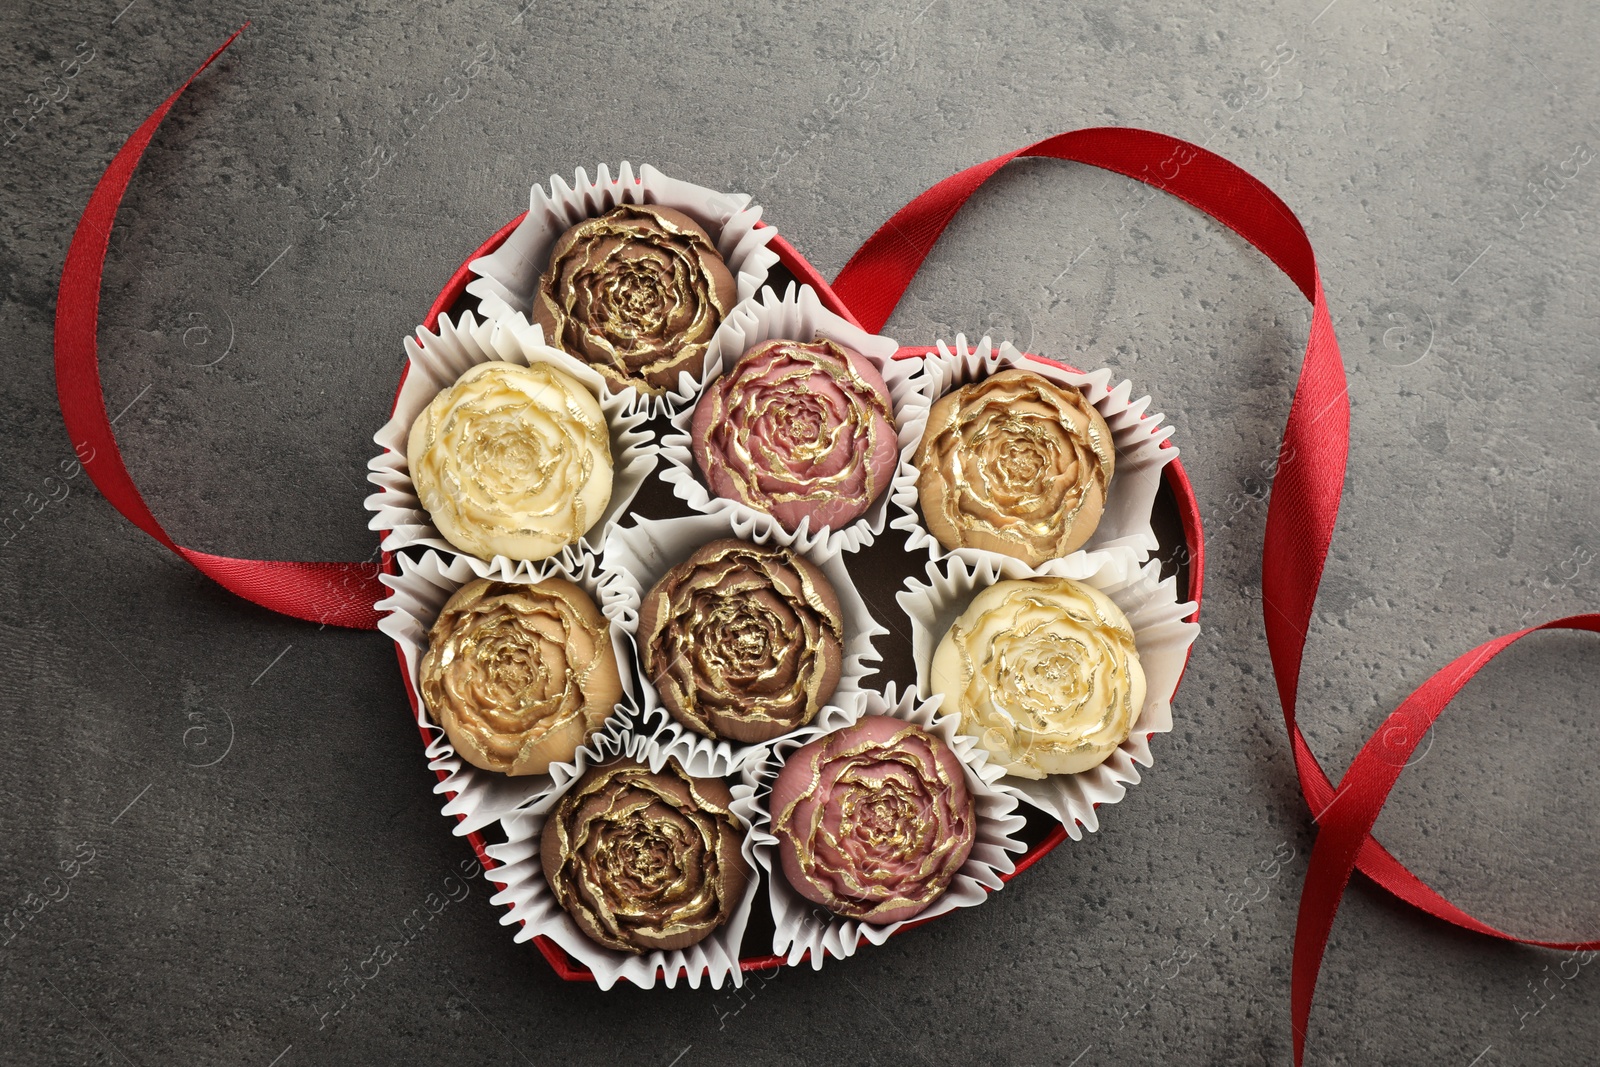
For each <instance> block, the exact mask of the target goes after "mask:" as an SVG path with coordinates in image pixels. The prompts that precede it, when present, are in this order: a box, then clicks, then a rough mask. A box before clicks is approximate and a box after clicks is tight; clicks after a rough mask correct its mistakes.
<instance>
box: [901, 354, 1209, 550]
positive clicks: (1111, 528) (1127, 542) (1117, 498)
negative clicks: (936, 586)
mask: <svg viewBox="0 0 1600 1067" xmlns="http://www.w3.org/2000/svg"><path fill="white" fill-rule="evenodd" d="M1012 369H1015V370H1026V371H1031V372H1033V373H1035V374H1039V375H1041V376H1043V377H1045V378H1047V379H1049V380H1050V381H1052V382H1055V383H1057V384H1058V385H1070V386H1073V387H1074V388H1076V389H1078V390H1080V391H1081V392H1082V393H1083V395H1084V398H1085V399H1087V400H1088V401H1089V403H1091V404H1093V405H1094V407H1095V410H1097V411H1099V412H1100V415H1101V416H1102V417H1103V418H1104V419H1105V420H1106V425H1107V427H1108V428H1109V429H1110V430H1111V441H1112V445H1113V446H1114V447H1115V449H1116V455H1117V458H1116V470H1115V472H1114V473H1113V474H1112V476H1111V485H1110V487H1109V489H1108V491H1107V493H1106V505H1105V511H1104V512H1103V513H1102V514H1101V516H1100V522H1099V524H1098V525H1097V526H1096V527H1095V531H1094V534H1093V535H1092V536H1091V537H1090V538H1089V540H1088V541H1087V542H1086V543H1085V544H1084V546H1083V547H1082V548H1079V549H1078V550H1077V552H1075V553H1073V555H1076V554H1078V553H1086V554H1088V555H1090V556H1094V557H1104V556H1112V555H1116V556H1121V557H1123V558H1124V559H1125V560H1127V561H1128V562H1131V563H1143V562H1144V561H1145V560H1147V559H1149V558H1150V553H1152V552H1154V551H1155V550H1156V549H1157V548H1159V547H1160V543H1159V541H1157V539H1156V533H1155V530H1154V528H1153V527H1152V526H1151V514H1152V512H1153V511H1154V508H1155V500H1156V491H1157V490H1158V489H1159V488H1160V487H1161V471H1162V468H1164V467H1165V466H1166V465H1167V464H1168V463H1171V462H1172V461H1173V460H1174V459H1176V458H1177V457H1178V450H1177V449H1176V448H1174V447H1172V446H1171V445H1169V444H1167V439H1168V438H1169V437H1171V436H1172V427H1171V426H1166V425H1163V423H1164V422H1165V420H1166V416H1165V415H1163V414H1162V413H1160V412H1152V411H1150V410H1149V407H1150V397H1148V396H1142V397H1139V398H1137V399H1135V398H1134V397H1133V384H1132V383H1131V382H1127V381H1122V382H1113V380H1112V379H1113V375H1112V372H1111V371H1110V370H1109V369H1101V370H1096V371H1088V372H1080V371H1070V370H1067V369H1065V368H1064V367H1059V366H1057V365H1055V364H1053V363H1049V362H1046V361H1045V360H1042V359H1037V358H1034V357H1032V356H1028V355H1025V354H1023V353H1021V352H1019V351H1017V350H1016V349H1015V348H1013V347H1012V346H1011V344H1010V342H1004V343H1002V344H1001V345H1000V346H999V347H998V348H996V347H995V346H994V344H993V343H992V342H991V341H990V339H989V338H988V337H984V338H983V339H982V340H981V341H979V342H978V344H977V347H975V348H969V346H968V345H967V339H966V337H965V336H964V335H962V334H956V340H955V345H954V347H951V346H949V345H947V344H945V343H944V342H943V341H940V342H938V344H937V345H936V351H935V352H933V353H930V354H929V355H928V356H926V357H925V358H924V359H923V360H922V372H921V374H920V375H918V379H917V380H918V383H919V385H920V387H921V388H922V390H923V391H924V399H925V401H926V402H925V403H924V404H923V405H921V406H920V407H918V408H910V409H908V411H907V419H906V425H905V426H904V427H903V429H902V437H901V440H902V442H904V443H906V448H905V451H904V452H903V454H902V455H903V458H902V461H901V463H900V469H899V471H898V472H897V473H896V474H895V479H894V488H893V489H892V490H890V492H891V494H892V495H893V499H894V507H895V511H896V516H895V518H894V519H893V521H891V522H890V524H889V525H891V526H893V527H894V528H895V529H897V530H904V531H905V532H906V547H907V549H909V550H911V551H916V550H917V549H919V548H920V549H926V550H927V552H928V555H929V556H930V557H931V558H933V559H943V558H944V557H946V556H948V555H950V553H951V550H950V549H947V548H945V547H944V546H943V545H941V544H940V543H939V540H938V538H936V537H934V536H933V534H932V533H931V532H930V531H929V530H928V527H927V524H926V523H925V522H924V521H923V518H922V509H921V507H920V505H919V504H918V499H917V476H918V473H919V472H918V469H917V466H916V464H915V463H913V462H912V457H914V456H915V455H916V451H917V447H918V446H919V445H921V444H922V437H923V434H924V433H925V432H926V430H927V428H928V414H929V412H930V411H931V410H932V408H933V405H934V404H935V403H937V402H938V400H939V398H940V397H942V396H944V395H945V394H946V393H949V392H950V391H951V390H953V389H957V388H959V387H960V386H963V385H967V384H970V383H972V382H979V381H983V380H984V379H985V378H987V377H989V376H990V375H991V374H994V373H995V372H997V371H1002V370H1012ZM957 551H959V552H961V553H962V554H964V555H966V556H968V557H969V558H988V559H991V560H999V559H1008V558H1010V557H1008V556H1005V555H1004V554H1003V553H999V552H990V551H988V550H986V549H980V548H963V549H959V550H957ZM1055 562H1056V561H1055V560H1051V561H1048V562H1046V563H1045V564H1043V565H1042V568H1043V569H1042V570H1041V573H1054V572H1053V571H1051V570H1050V565H1051V564H1052V563H1055Z"/></svg>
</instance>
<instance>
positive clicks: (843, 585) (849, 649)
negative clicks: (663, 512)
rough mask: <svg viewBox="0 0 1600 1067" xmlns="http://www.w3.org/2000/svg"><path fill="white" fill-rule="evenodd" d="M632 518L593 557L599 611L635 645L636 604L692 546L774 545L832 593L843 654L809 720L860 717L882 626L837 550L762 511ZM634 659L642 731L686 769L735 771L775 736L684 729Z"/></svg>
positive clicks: (716, 773)
mask: <svg viewBox="0 0 1600 1067" xmlns="http://www.w3.org/2000/svg"><path fill="white" fill-rule="evenodd" d="M633 518H634V520H635V521H634V523H633V524H632V525H628V526H619V527H617V528H616V529H614V530H612V532H611V535H610V536H609V537H607V538H606V545H605V551H604V553H603V554H602V555H601V569H602V575H601V580H600V595H601V598H602V599H601V601H600V610H601V611H603V612H605V614H606V616H607V617H608V618H610V619H611V620H612V622H614V623H615V624H616V625H618V626H619V627H621V628H622V629H623V631H624V632H626V633H627V634H628V635H629V636H630V637H631V638H632V639H633V640H634V642H635V644H637V643H638V641H639V635H638V629H639V606H640V604H641V603H642V601H643V599H644V595H645V593H647V592H649V591H650V589H652V588H653V587H654V586H655V584H656V582H658V581H660V580H661V577H662V576H663V575H665V574H666V573H667V571H669V570H671V569H672V568H673V567H675V566H677V565H678V564H679V563H682V562H683V561H684V560H686V559H688V558H689V556H690V555H691V554H692V553H693V552H694V551H695V549H697V548H700V547H701V546H702V545H705V544H708V543H710V542H712V541H715V540H717V539H718V538H721V537H737V538H740V539H741V540H745V541H753V542H755V543H756V544H758V545H768V544H778V545H782V546H783V547H785V548H789V549H792V550H793V551H794V552H795V553H796V554H798V555H801V556H804V557H805V558H806V559H808V560H810V561H811V562H812V563H814V564H816V565H817V566H818V567H819V568H820V569H821V570H822V572H823V574H825V575H826V576H827V578H828V581H829V582H831V583H832V584H833V588H834V592H836V593H837V594H838V597H839V608H840V614H841V616H842V617H843V622H844V658H843V661H842V663H841V665H840V671H839V686H838V689H837V690H836V691H835V693H834V695H833V698H832V700H831V701H830V703H828V704H827V705H825V706H824V707H823V708H822V709H821V710H820V711H819V712H818V713H817V718H816V719H814V720H812V723H813V724H816V725H821V726H824V727H827V728H834V727H837V726H843V725H846V724H847V723H850V722H854V721H855V720H856V719H857V718H859V717H860V715H861V711H860V707H861V703H860V701H861V696H860V690H862V689H863V688H865V687H864V686H863V685H862V679H864V678H865V677H866V676H867V675H869V674H873V673H875V672H876V670H877V668H876V667H873V666H869V664H871V663H876V662H877V661H878V660H879V658H880V657H879V655H878V652H877V649H875V648H874V647H873V638H875V637H877V636H879V635H880V634H886V633H888V631H887V630H885V629H884V628H883V627H881V626H879V625H878V624H877V622H876V621H874V620H873V618H872V612H871V611H869V610H868V608H867V604H866V601H864V600H862V599H861V594H860V592H859V591H857V589H856V586H855V582H854V581H853V580H852V579H851V577H850V571H849V569H848V568H847V567H846V566H845V557H844V556H843V555H841V554H840V553H838V552H830V551H828V549H827V546H826V545H825V544H824V543H823V542H822V539H821V538H813V539H812V540H811V541H810V542H809V543H807V542H806V541H805V540H803V539H801V538H800V537H799V536H798V535H796V534H791V533H789V532H788V531H786V530H784V529H783V528H782V527H781V526H779V525H778V524H777V523H776V522H774V521H773V520H772V519H770V518H768V517H767V516H765V515H756V514H754V513H752V514H749V515H743V516H741V515H736V514H734V513H733V512H728V511H724V512H720V513H718V514H715V515H688V516H684V517H682V518H674V519H646V518H643V517H642V516H639V515H634V516H633ZM639 664H640V670H639V677H640V685H639V690H640V692H639V701H640V706H641V707H642V709H643V727H642V728H643V729H644V730H646V731H648V732H649V733H650V734H651V736H652V738H653V739H654V741H655V743H656V744H658V745H660V746H661V749H662V751H664V752H666V753H668V754H670V755H673V756H676V757H677V759H678V762H680V763H681V764H683V767H684V769H685V770H687V771H688V772H689V773H690V774H694V775H699V776H703V777H704V776H710V777H722V776H725V775H730V774H734V773H737V772H738V771H739V769H740V768H741V767H743V766H744V765H745V764H746V763H747V762H749V761H751V760H759V759H760V758H762V756H763V754H764V753H765V751H766V750H767V748H769V747H770V746H771V745H772V744H773V743H774V741H775V740H777V739H774V741H765V742H758V743H755V744H750V745H743V744H738V743H736V742H732V741H727V740H712V739H711V738H709V737H704V736H702V735H701V734H699V733H697V732H695V731H694V730H691V729H689V728H688V727H686V726H684V725H682V724H681V723H679V722H678V720H676V719H674V718H673V717H672V715H671V714H670V713H669V712H668V711H667V710H666V708H665V707H663V706H662V704H661V698H660V696H659V695H658V694H657V692H656V688H655V686H654V685H653V684H652V682H651V680H650V679H649V678H648V677H646V676H645V672H644V657H643V655H642V653H641V655H640V658H639ZM808 725H810V724H808ZM800 729H802V730H803V729H806V727H800ZM783 736H788V735H783Z"/></svg>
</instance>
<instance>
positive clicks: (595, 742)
mask: <svg viewBox="0 0 1600 1067" xmlns="http://www.w3.org/2000/svg"><path fill="white" fill-rule="evenodd" d="M618 757H621V758H624V759H629V760H633V761H635V762H637V763H641V764H645V765H648V766H649V768H650V770H651V771H653V772H658V771H660V770H661V768H662V767H664V766H666V762H667V759H668V755H667V752H666V750H665V749H664V748H662V747H661V745H659V744H657V743H656V742H655V741H654V740H652V739H651V738H648V737H645V736H643V735H641V734H638V733H636V732H633V731H632V730H631V729H630V728H628V727H627V726H626V725H625V724H623V723H622V722H621V721H620V720H619V721H618V722H614V723H610V724H608V729H607V730H606V731H604V732H603V733H601V734H598V735H596V736H595V737H593V738H591V739H590V743H589V744H588V745H586V746H585V747H584V748H582V749H579V750H578V757H577V761H576V763H575V765H574V774H573V776H572V781H568V782H567V783H566V784H565V785H563V786H562V788H560V789H558V790H555V791H554V792H552V793H550V794H549V795H547V796H545V797H544V798H543V799H541V800H540V802H539V803H538V804H536V805H534V806H532V807H530V808H528V809H526V810H524V811H520V812H518V813H516V814H514V815H510V816H507V817H506V818H503V819H502V820H501V828H502V829H503V830H504V831H505V835H506V841H505V843H504V844H495V845H490V846H488V848H487V851H488V854H489V857H490V858H491V859H493V860H494V861H495V862H496V863H498V864H500V866H499V867H498V868H496V869H495V870H493V871H491V872H490V877H491V878H492V879H493V880H494V881H495V882H497V883H499V884H500V885H501V886H502V888H501V890H500V892H498V893H496V894H495V895H494V896H493V897H490V898H489V902H490V903H491V904H503V905H505V907H506V909H507V911H506V914H505V915H503V916H501V918H500V923H501V925H503V926H512V925H516V926H518V930H517V933H516V940H517V941H519V942H521V941H531V940H532V939H533V938H535V937H539V936H541V935H543V936H545V937H548V938H550V939H551V940H552V941H554V942H555V943H556V944H558V945H560V946H561V947H562V948H563V949H565V950H566V952H567V954H568V955H570V956H572V957H573V958H574V959H576V960H577V961H578V962H580V963H582V964H583V965H584V966H586V967H588V968H589V970H590V971H592V972H593V973H594V978H595V982H596V983H597V984H598V985H599V986H600V988H601V989H610V988H611V987H612V986H613V985H615V984H616V983H617V982H619V981H623V980H626V981H629V982H632V983H633V984H634V985H636V986H638V987H640V988H641V989H649V988H651V987H652V986H654V985H655V984H656V982H657V981H661V982H663V983H665V985H666V986H667V987H668V988H669V989H670V988H672V987H673V986H674V985H676V984H677V981H678V979H679V978H680V977H682V978H684V979H686V980H687V981H688V983H689V986H690V988H693V989H698V988H699V987H700V983H701V982H702V981H709V982H710V983H711V988H713V989H720V988H721V987H722V984H723V983H724V982H730V983H732V984H733V985H735V986H737V985H742V984H743V982H744V975H743V973H742V972H741V971H740V970H739V944H740V942H741V941H743V940H744V930H745V926H746V925H748V924H749V921H750V911H751V908H752V907H753V906H754V904H755V899H756V890H757V887H758V886H759V885H760V879H759V878H757V877H756V873H755V872H756V868H755V865H754V864H751V863H750V856H749V849H750V827H749V823H748V821H747V818H746V817H745V816H744V815H742V814H741V813H740V803H741V801H742V800H744V799H745V798H746V797H747V796H748V794H749V792H750V787H749V786H748V785H745V784H744V783H743V782H730V783H729V790H730V792H731V793H732V794H733V802H734V807H733V812H734V821H735V822H736V823H738V824H739V826H740V827H741V828H742V829H743V830H744V831H745V842H744V846H743V852H744V854H745V862H746V863H747V864H750V872H751V876H750V880H749V883H748V884H747V885H746V886H745V891H744V895H743V896H742V897H741V898H740V900H739V903H738V905H737V907H736V908H735V909H734V912H733V915H732V916H731V917H730V918H729V919H728V921H727V922H726V923H724V924H723V925H722V926H721V927H719V928H718V929H717V930H716V931H715V932H714V933H712V934H711V936H710V937H707V938H706V939H705V940H704V941H701V942H699V943H698V944H695V945H690V946H689V947H688V948H685V949H676V950H674V951H672V952H662V951H659V950H658V951H655V952H648V953H644V954H642V955H633V954H631V953H627V952H619V951H617V950H616V949H610V948H607V947H605V946H604V945H601V944H597V943H596V942H594V941H592V940H590V939H589V937H588V935H586V934H585V933H584V932H583V931H582V930H581V929H579V927H578V924H577V923H576V922H574V921H573V919H572V917H571V916H570V915H568V914H567V913H566V911H565V910H563V909H562V907H561V905H560V904H557V903H556V899H555V895H554V894H553V893H551V891H550V885H549V883H548V882H546V881H545V878H544V867H543V864H542V863H541V861H540V858H539V845H540V837H541V835H542V834H543V832H544V823H545V819H546V817H547V816H548V815H549V814H550V811H551V809H553V808H554V807H555V805H556V802H557V801H559V800H560V799H561V797H562V795H563V794H564V793H565V792H566V790H567V789H568V788H570V787H571V785H572V782H573V781H576V779H578V778H580V777H582V775H583V773H584V772H585V771H587V770H588V769H589V768H590V767H594V766H597V765H599V764H602V763H605V762H607V761H609V760H611V759H614V758H618ZM685 769H686V770H687V768H685ZM690 773H691V774H693V773H694V772H692V771H691V772H690ZM697 777H706V776H705V775H697Z"/></svg>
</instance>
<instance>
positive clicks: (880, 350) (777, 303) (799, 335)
mask: <svg viewBox="0 0 1600 1067" xmlns="http://www.w3.org/2000/svg"><path fill="white" fill-rule="evenodd" d="M723 326H724V329H723V330H721V331H719V332H718V334H717V339H718V340H719V341H721V342H723V344H722V347H721V348H720V349H719V350H718V351H717V358H718V359H719V360H720V365H721V366H722V367H723V368H724V369H727V368H730V367H732V365H733V364H734V362H736V361H737V360H738V359H739V357H741V356H743V355H744V354H745V353H746V352H748V351H750V350H751V349H752V348H754V347H756V346H757V345H759V344H762V343H764V342H766V341H771V340H786V341H800V342H804V343H806V344H810V343H811V342H813V341H820V340H827V341H833V342H836V343H838V344H840V345H843V346H844V347H846V348H850V349H853V350H855V351H856V352H859V353H861V355H863V356H864V357H866V359H867V362H869V363H871V364H872V366H873V367H875V368H876V369H877V371H878V373H879V374H881V375H882V376H883V382H884V385H886V386H887V387H888V390H889V405H890V408H891V409H892V410H893V413H894V425H895V436H896V446H895V448H896V453H897V455H898V456H899V457H900V462H899V463H897V464H896V468H895V470H896V473H898V471H899V465H900V463H904V462H906V461H907V460H908V459H909V453H908V452H907V447H908V444H907V441H908V438H907V436H906V435H907V432H908V431H907V429H906V428H905V427H906V425H907V423H908V422H914V424H916V425H923V424H925V423H926V422H927V409H928V404H929V403H930V401H929V400H928V398H927V395H926V392H925V390H923V389H922V388H921V387H920V372H921V369H922V368H921V366H920V361H918V360H914V359H904V360H897V359H895V358H894V354H895V352H896V351H897V350H898V349H899V345H897V344H896V343H895V342H894V340H893V339H892V338H889V337H883V336H881V335H879V334H871V333H868V332H867V331H865V330H863V329H862V328H861V327H859V326H856V325H854V324H852V323H850V322H847V321H845V320H844V319H843V318H841V317H840V316H838V315H835V314H834V313H833V312H831V311H829V310H828V309H827V308H825V307H823V306H822V301H821V300H820V299H819V298H818V297H817V293H816V290H814V289H812V288H811V287H810V286H809V285H804V286H800V287H799V289H798V290H797V289H796V288H795V287H794V286H793V285H791V286H790V287H789V288H788V290H787V291H786V292H785V293H784V294H783V295H782V296H781V297H780V296H778V294H777V293H776V292H774V291H773V290H772V289H771V288H770V287H769V288H766V289H763V290H762V292H761V298H760V299H759V300H751V301H747V302H746V303H744V304H741V305H740V306H739V308H738V309H737V310H736V311H735V312H734V313H733V314H732V315H730V316H729V317H728V321H727V322H726V323H724V324H723ZM712 380H714V379H708V380H707V384H708V385H709V384H710V381H712ZM913 409H915V410H917V411H919V412H920V415H921V417H920V419H915V420H913V418H912V411H913ZM694 412H695V409H694V408H693V407H690V408H687V409H685V410H683V411H680V412H679V413H678V414H676V415H674V416H673V418H672V425H673V428H674V430H675V431H676V432H675V433H670V434H665V435H663V437H662V439H661V456H662V458H663V459H664V460H666V466H664V467H663V468H662V470H661V480H662V481H664V482H666V483H667V484H669V485H671V486H672V491H673V493H674V494H676V496H677V497H678V499H679V500H682V501H683V502H684V503H685V504H687V505H689V507H690V508H691V509H692V510H694V511H697V512H700V513H701V514H703V515H710V514H716V513H718V512H723V511H728V512H733V513H734V514H736V515H741V516H745V517H750V516H765V513H764V512H762V511H759V510H757V509H755V508H752V507H750V506H749V505H748V504H744V503H741V502H740V501H737V500H729V499H727V498H725V497H720V496H716V495H715V494H713V493H712V492H711V490H710V488H709V487H708V486H707V485H706V482H705V479H704V476H703V475H702V473H701V471H700V468H699V464H698V463H696V462H695V459H694V453H693V451H692V450H691V439H692V435H691V430H692V426H693V422H694ZM919 439H920V438H919ZM893 486H894V478H893V477H891V478H890V480H889V482H888V484H886V485H884V486H883V487H882V489H881V491H880V492H879V494H878V497H877V498H876V499H875V500H874V501H873V502H872V504H871V506H870V507H868V508H867V511H866V514H864V515H862V516H861V517H860V518H859V519H856V520H855V521H854V522H850V523H847V524H846V525H844V526H842V527H840V528H838V529H832V528H828V527H823V528H822V529H819V530H817V531H815V533H816V534H817V535H818V536H820V537H821V538H822V543H823V544H825V545H826V546H827V548H828V550H829V551H830V552H855V551H857V550H858V549H860V548H863V547H865V546H867V545H870V544H872V543H873V541H874V540H875V539H876V537H877V536H878V535H879V534H881V533H883V529H884V526H885V525H886V524H887V523H888V521H889V510H890V508H889V503H890V498H891V496H892V493H893ZM795 533H796V535H797V536H799V537H802V538H805V537H809V536H810V535H811V533H812V531H811V520H810V517H809V516H808V517H807V518H805V519H802V520H801V522H800V526H799V527H798V528H797V529H796V531H795Z"/></svg>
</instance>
